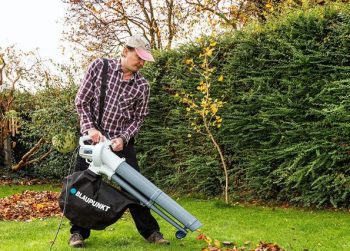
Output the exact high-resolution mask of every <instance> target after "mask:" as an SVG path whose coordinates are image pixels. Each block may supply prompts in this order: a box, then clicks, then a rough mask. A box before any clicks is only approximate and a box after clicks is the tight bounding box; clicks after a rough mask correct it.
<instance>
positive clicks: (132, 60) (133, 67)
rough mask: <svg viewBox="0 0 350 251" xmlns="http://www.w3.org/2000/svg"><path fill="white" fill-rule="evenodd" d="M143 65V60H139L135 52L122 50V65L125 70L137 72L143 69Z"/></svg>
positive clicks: (126, 49)
mask: <svg viewBox="0 0 350 251" xmlns="http://www.w3.org/2000/svg"><path fill="white" fill-rule="evenodd" d="M144 64H145V60H143V59H141V58H140V57H139V56H138V55H137V53H136V51H135V50H129V49H128V48H124V58H123V60H122V65H123V67H124V68H125V69H127V70H129V71H131V72H137V71H139V70H140V69H141V68H142V67H143V65H144Z"/></svg>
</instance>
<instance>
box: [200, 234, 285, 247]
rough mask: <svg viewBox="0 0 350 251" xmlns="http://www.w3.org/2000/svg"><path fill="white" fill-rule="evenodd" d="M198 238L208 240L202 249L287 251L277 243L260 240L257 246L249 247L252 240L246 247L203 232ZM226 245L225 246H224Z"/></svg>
mask: <svg viewBox="0 0 350 251" xmlns="http://www.w3.org/2000/svg"><path fill="white" fill-rule="evenodd" d="M196 239H197V240H203V241H205V242H206V244H207V246H206V247H203V248H202V251H285V250H284V249H283V248H281V247H279V246H278V245H277V244H276V243H265V242H263V241H260V242H259V244H258V245H257V246H256V247H255V248H253V249H252V248H249V247H248V245H250V244H251V243H250V241H247V242H245V243H244V247H237V245H236V244H235V243H233V242H230V241H223V242H220V241H218V240H215V241H214V243H213V240H212V239H211V238H210V237H209V236H207V235H205V234H203V233H201V234H199V235H198V236H197V238H196ZM222 246H224V247H222Z"/></svg>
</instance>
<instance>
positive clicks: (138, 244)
mask: <svg viewBox="0 0 350 251" xmlns="http://www.w3.org/2000/svg"><path fill="white" fill-rule="evenodd" d="M28 188H30V190H32V188H33V189H35V190H48V189H51V190H52V189H53V190H55V191H59V188H57V187H52V186H50V185H37V186H30V187H23V186H11V187H8V186H0V195H1V196H2V197H3V196H7V195H10V194H12V193H13V192H20V191H22V190H26V189H28ZM179 203H180V204H181V205H182V206H183V207H184V208H186V209H187V210H188V211H189V212H191V213H192V214H193V215H195V216H196V217H197V218H198V219H199V220H200V221H201V222H202V223H203V228H202V232H203V233H204V234H206V235H207V236H209V237H211V238H212V239H218V240H220V241H233V242H235V243H237V244H238V245H239V246H243V244H244V243H245V242H247V241H248V242H250V243H251V244H250V245H248V247H249V248H251V249H253V248H254V246H255V244H257V243H258V242H259V241H260V240H262V241H265V242H275V243H277V244H278V245H279V246H281V247H283V248H285V249H286V250H301V251H302V250H309V251H314V250H350V235H349V226H350V215H349V213H348V212H344V211H342V212H341V211H339V212H335V211H321V210H317V211H312V210H301V209H293V208H270V207H262V206H247V205H241V204H236V205H234V206H226V205H224V204H223V203H222V202H220V201H217V200H199V199H190V198H182V199H180V200H179ZM155 216H156V218H157V219H159V223H160V225H161V230H162V232H163V233H164V235H165V236H166V237H167V238H168V239H170V241H171V245H170V246H157V245H153V244H149V243H147V242H145V241H144V240H143V239H142V238H141V237H140V235H139V234H138V233H137V231H136V228H135V226H134V224H133V222H132V219H131V217H130V215H129V214H126V215H125V217H123V218H122V219H121V220H119V221H118V222H117V223H116V224H113V225H112V226H110V227H108V228H107V229H106V230H103V231H92V235H91V237H90V238H89V239H88V240H87V241H86V249H87V250H135V251H136V250H137V251H139V250H155V251H157V250H170V251H171V250H174V251H175V250H176V251H178V250H181V251H187V250H188V251H195V250H198V251H199V250H201V248H202V247H205V243H203V242H201V241H198V240H196V239H195V238H196V236H197V235H198V233H188V235H187V237H186V238H184V239H182V240H177V239H176V238H175V236H174V233H175V229H174V227H172V226H171V225H170V224H168V223H167V222H165V221H164V220H163V219H160V218H159V217H157V215H155ZM59 222H60V218H49V219H44V220H34V221H30V222H14V221H12V222H4V221H0V250H36V251H39V250H49V248H50V241H51V240H53V239H54V236H55V233H56V231H57V228H58V225H59ZM68 237H69V222H68V221H67V220H64V221H63V225H62V228H61V230H60V232H59V235H58V238H57V240H56V243H55V245H54V246H53V248H52V250H70V248H69V247H68V245H67V239H68Z"/></svg>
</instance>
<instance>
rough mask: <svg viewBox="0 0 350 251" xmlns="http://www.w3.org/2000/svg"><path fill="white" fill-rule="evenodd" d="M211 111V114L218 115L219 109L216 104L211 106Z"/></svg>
mask: <svg viewBox="0 0 350 251" xmlns="http://www.w3.org/2000/svg"><path fill="white" fill-rule="evenodd" d="M210 110H211V112H212V113H213V114H216V113H217V112H218V110H219V109H218V107H217V105H216V104H212V105H211V106H210Z"/></svg>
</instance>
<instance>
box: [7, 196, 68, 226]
mask: <svg viewBox="0 0 350 251" xmlns="http://www.w3.org/2000/svg"><path fill="white" fill-rule="evenodd" d="M58 196H59V193H58V192H51V191H41V192H36V191H28V190H26V191H24V192H22V193H20V194H14V195H11V196H9V197H5V198H1V199H0V220H17V221H28V220H32V219H42V218H46V217H52V216H60V215H61V210H60V208H59V205H58Z"/></svg>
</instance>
